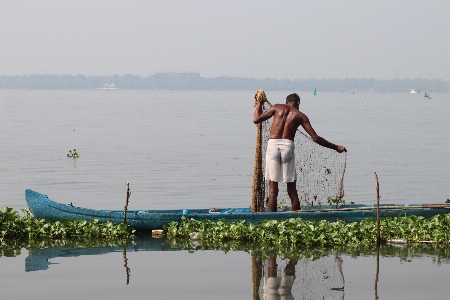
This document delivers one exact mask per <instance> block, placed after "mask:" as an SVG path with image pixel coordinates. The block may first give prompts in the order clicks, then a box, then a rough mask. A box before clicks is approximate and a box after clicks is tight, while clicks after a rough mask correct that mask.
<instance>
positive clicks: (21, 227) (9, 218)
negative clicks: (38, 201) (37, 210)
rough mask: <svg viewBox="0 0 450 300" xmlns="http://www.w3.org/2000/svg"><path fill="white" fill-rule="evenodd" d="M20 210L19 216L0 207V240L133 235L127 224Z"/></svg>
mask: <svg viewBox="0 0 450 300" xmlns="http://www.w3.org/2000/svg"><path fill="white" fill-rule="evenodd" d="M23 213H24V215H23V216H21V215H19V213H18V212H17V211H15V210H13V209H12V208H6V209H5V210H3V209H1V207H0V240H2V241H3V240H5V239H18V240H24V239H25V240H29V241H37V240H42V239H52V240H65V239H86V240H88V239H103V240H109V239H124V238H130V237H133V235H134V230H133V229H130V228H129V227H128V225H127V224H119V225H115V224H113V223H111V222H105V223H99V222H98V221H97V220H94V221H91V222H88V221H83V220H73V221H65V222H59V221H56V222H51V221H47V220H45V219H36V218H35V217H33V216H32V215H31V213H30V212H29V211H28V210H25V209H24V210H23Z"/></svg>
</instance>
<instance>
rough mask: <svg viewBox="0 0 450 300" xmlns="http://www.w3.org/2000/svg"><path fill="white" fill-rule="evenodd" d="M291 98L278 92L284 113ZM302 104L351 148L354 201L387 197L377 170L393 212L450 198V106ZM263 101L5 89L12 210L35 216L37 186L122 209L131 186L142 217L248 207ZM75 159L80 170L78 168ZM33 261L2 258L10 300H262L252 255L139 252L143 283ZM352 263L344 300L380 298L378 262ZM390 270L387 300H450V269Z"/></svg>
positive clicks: (336, 97)
mask: <svg viewBox="0 0 450 300" xmlns="http://www.w3.org/2000/svg"><path fill="white" fill-rule="evenodd" d="M289 93H290V92H271V91H266V94H267V97H268V99H269V100H270V101H271V102H272V103H284V99H285V98H286V95H287V94H289ZM298 94H299V95H300V97H301V104H300V110H302V111H303V112H304V113H306V114H307V115H308V117H309V119H310V121H311V123H312V125H313V127H314V129H315V130H316V132H317V133H318V134H319V135H321V136H322V137H324V138H325V139H327V140H329V141H331V142H333V143H337V144H341V145H344V146H346V147H347V149H348V151H349V152H348V157H347V168H346V173H345V180H344V188H345V197H344V199H345V200H346V201H354V202H356V203H373V202H374V201H375V200H376V191H375V180H374V175H373V174H374V172H377V174H378V177H379V181H380V194H381V203H443V202H444V201H445V200H446V199H448V198H450V185H449V182H450V130H449V128H450V118H449V116H450V96H449V95H447V94H433V95H431V96H432V99H427V98H424V97H422V95H421V94H415V95H412V94H409V93H405V94H399V93H357V94H340V93H320V92H319V93H318V96H316V97H313V96H312V95H311V93H309V92H308V93H305V92H303V93H302V92H299V93H298ZM253 95H254V91H229V92H224V91H122V90H114V91H113V90H111V91H98V90H93V91H69V90H67V91H26V90H0V150H1V155H0V166H1V178H0V179H1V180H0V189H1V191H2V196H1V197H0V205H1V206H3V207H6V206H8V207H13V208H15V209H20V208H25V207H26V205H25V201H24V191H25V189H27V188H31V189H34V190H36V191H38V192H41V193H44V194H47V195H48V196H49V197H50V198H51V199H53V200H55V201H58V202H62V203H70V202H72V203H73V204H74V205H76V206H81V207H90V208H105V209H122V208H123V205H124V203H125V199H126V186H125V183H126V182H130V188H131V191H132V195H131V198H130V204H129V209H168V208H180V207H183V208H196V207H221V206H222V207H224V206H227V207H242V206H249V205H250V204H251V184H252V175H253V161H254V148H255V132H256V131H255V125H254V124H253V123H252V119H253V112H254V108H253ZM74 148H76V149H77V152H78V153H79V155H80V157H79V158H78V159H76V160H74V159H71V158H68V157H67V154H68V153H69V150H73V149H74ZM25 252H26V251H25ZM27 256H28V254H27V253H22V254H21V255H20V256H19V257H16V258H7V257H2V258H1V259H0V264H1V268H0V274H1V281H0V299H16V298H34V299H60V298H63V297H64V298H67V299H79V298H88V299H89V298H91V299H106V298H113V297H116V295H117V297H119V296H121V298H123V297H124V296H132V297H138V298H139V297H141V298H142V297H144V296H145V297H147V296H148V298H149V299H178V298H182V297H183V298H188V299H192V298H196V299H211V298H214V299H229V298H234V299H251V298H252V286H251V278H252V275H251V257H250V255H249V254H247V253H245V252H229V253H227V254H224V253H223V252H220V251H217V252H214V251H204V252H195V253H194V254H190V253H189V252H187V251H178V252H165V251H162V252H161V251H156V252H145V251H144V252H132V253H129V255H128V258H129V264H130V267H131V272H132V276H133V277H132V281H131V283H130V285H126V284H125V283H124V278H123V276H124V274H125V273H124V272H125V271H124V269H123V268H124V267H123V261H121V259H122V254H121V253H107V254H104V255H96V256H92V255H91V256H80V257H65V258H64V257H63V258H55V259H53V260H52V263H56V264H57V265H50V266H49V269H48V270H45V271H36V272H25V271H24V260H25V258H26V257H27ZM343 261H344V263H343V266H344V275H345V276H344V277H345V299H373V297H374V294H373V282H374V276H375V269H374V261H375V258H374V257H357V258H356V259H354V258H350V257H345V256H344V257H343ZM380 270H381V272H380V282H379V286H378V289H379V290H378V291H379V296H380V299H383V298H384V299H423V298H425V297H427V298H432V299H448V294H449V292H450V288H449V286H448V284H447V283H446V281H444V279H443V278H448V273H449V272H450V268H449V265H448V264H442V265H435V264H433V261H432V258H430V257H428V256H425V257H423V258H417V259H414V260H412V261H411V262H408V263H406V262H402V261H401V260H400V259H399V258H398V257H386V258H382V259H381V261H380ZM424 287H427V288H424ZM50 291H51V293H50ZM383 291H384V294H383ZM31 295H33V296H31ZM36 295H39V296H36ZM383 296H384V297H383Z"/></svg>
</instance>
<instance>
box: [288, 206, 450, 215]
mask: <svg viewBox="0 0 450 300" xmlns="http://www.w3.org/2000/svg"><path fill="white" fill-rule="evenodd" d="M424 208H449V209H450V205H449V204H430V205H417V206H396V205H385V206H382V205H380V209H403V210H408V209H424ZM375 209H377V207H376V206H372V207H346V208H324V209H308V210H306V209H305V210H295V211H290V212H296V213H302V212H329V211H351V210H375Z"/></svg>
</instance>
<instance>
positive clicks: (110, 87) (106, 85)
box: [95, 83, 118, 91]
mask: <svg viewBox="0 0 450 300" xmlns="http://www.w3.org/2000/svg"><path fill="white" fill-rule="evenodd" d="M95 89H96V90H108V91H109V90H118V88H116V85H115V84H114V83H111V84H108V83H107V84H105V85H104V86H103V87H101V88H95Z"/></svg>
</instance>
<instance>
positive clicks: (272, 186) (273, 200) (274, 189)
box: [269, 180, 278, 212]
mask: <svg viewBox="0 0 450 300" xmlns="http://www.w3.org/2000/svg"><path fill="white" fill-rule="evenodd" d="M277 197H278V182H276V181H272V180H271V181H269V211H271V212H275V211H277Z"/></svg>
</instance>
